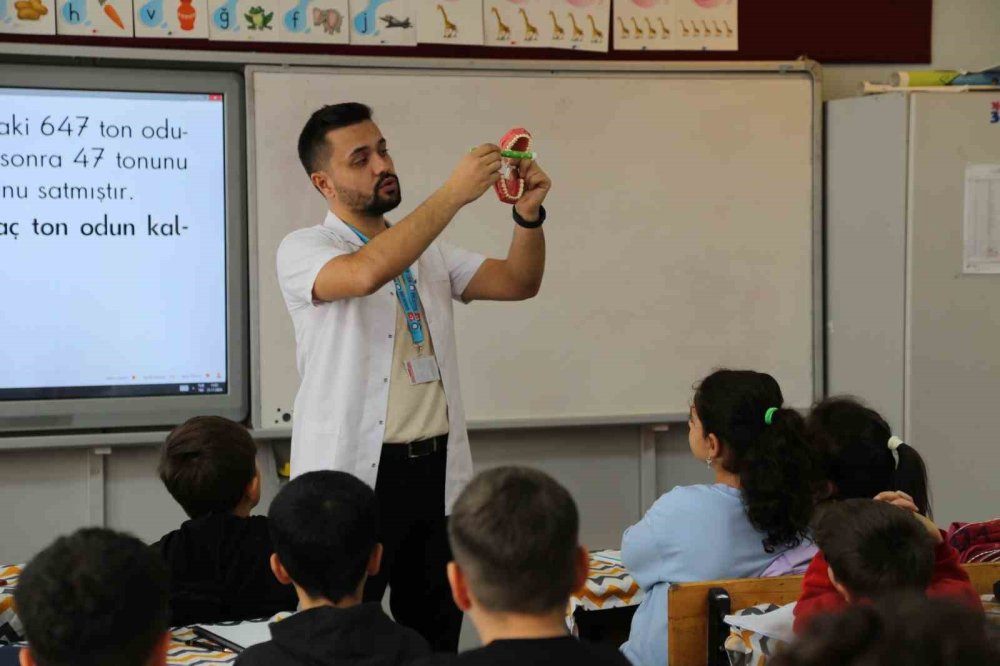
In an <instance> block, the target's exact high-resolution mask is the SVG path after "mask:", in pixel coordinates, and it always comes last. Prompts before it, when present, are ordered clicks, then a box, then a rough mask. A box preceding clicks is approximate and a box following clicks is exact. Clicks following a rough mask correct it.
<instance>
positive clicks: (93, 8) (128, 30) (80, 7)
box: [56, 0, 134, 37]
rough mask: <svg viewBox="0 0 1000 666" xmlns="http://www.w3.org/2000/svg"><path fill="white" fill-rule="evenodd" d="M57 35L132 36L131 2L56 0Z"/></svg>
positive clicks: (126, 0)
mask: <svg viewBox="0 0 1000 666" xmlns="http://www.w3.org/2000/svg"><path fill="white" fill-rule="evenodd" d="M56 34H59V35H77V36H86V37H98V36H99V37H132V36H133V34H134V30H133V23H132V0H56Z"/></svg>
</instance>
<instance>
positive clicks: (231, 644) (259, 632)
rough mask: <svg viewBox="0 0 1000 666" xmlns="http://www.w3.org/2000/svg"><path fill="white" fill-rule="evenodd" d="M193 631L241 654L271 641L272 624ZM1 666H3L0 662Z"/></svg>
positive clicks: (197, 627)
mask: <svg viewBox="0 0 1000 666" xmlns="http://www.w3.org/2000/svg"><path fill="white" fill-rule="evenodd" d="M191 631H193V632H194V633H195V635H197V636H198V637H200V638H203V639H205V640H207V641H211V642H212V643H215V644H216V645H219V646H221V647H224V648H226V649H227V650H232V651H233V652H236V653H239V652H243V650H245V649H247V648H248V647H251V646H253V645H257V644H258V643H264V642H265V641H269V640H271V629H270V623H269V622H267V621H263V622H240V623H238V624H199V625H195V626H193V627H191ZM0 666H3V664H2V662H0Z"/></svg>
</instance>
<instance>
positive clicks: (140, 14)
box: [135, 0, 208, 39]
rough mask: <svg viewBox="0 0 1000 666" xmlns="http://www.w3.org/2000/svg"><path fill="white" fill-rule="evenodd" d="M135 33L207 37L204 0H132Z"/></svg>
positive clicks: (205, 2)
mask: <svg viewBox="0 0 1000 666" xmlns="http://www.w3.org/2000/svg"><path fill="white" fill-rule="evenodd" d="M135 36H136V37H160V38H170V39H208V0H135Z"/></svg>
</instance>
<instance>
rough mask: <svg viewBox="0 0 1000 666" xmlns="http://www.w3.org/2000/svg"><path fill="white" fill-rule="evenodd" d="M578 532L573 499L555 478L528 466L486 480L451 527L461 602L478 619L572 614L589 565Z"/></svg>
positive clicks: (462, 504)
mask: <svg viewBox="0 0 1000 666" xmlns="http://www.w3.org/2000/svg"><path fill="white" fill-rule="evenodd" d="M578 532H579V516H578V514H577V510H576V504H575V502H574V501H573V498H572V497H571V496H570V494H569V492H568V491H567V490H566V489H565V488H563V487H562V486H561V485H559V483H557V482H556V481H555V480H554V479H552V478H551V477H549V476H548V475H546V474H544V473H542V472H539V471H537V470H533V469H528V468H524V467H500V468H496V469H491V470H488V471H486V472H482V473H481V474H478V475H477V476H476V477H475V478H474V479H473V480H472V482H471V483H469V485H468V486H467V487H466V488H465V490H464V491H463V492H462V494H461V495H460V496H459V498H458V500H457V501H456V503H455V507H454V509H453V511H452V514H451V518H450V520H449V523H448V533H449V534H448V536H449V540H450V542H451V549H452V554H453V556H454V562H451V563H449V565H448V580H449V582H450V583H451V587H452V596H453V597H454V599H455V603H456V604H457V605H458V607H459V608H460V609H461V610H463V611H469V612H470V613H471V615H472V618H473V619H474V620H475V619H476V618H477V616H479V615H480V614H483V613H485V614H520V615H546V616H547V615H550V614H559V613H564V612H565V609H566V603H567V601H568V599H569V596H570V595H571V594H572V593H573V592H575V591H576V590H578V589H579V588H580V587H581V586H582V585H583V583H584V581H585V580H586V576H587V568H588V565H589V561H588V555H587V551H586V550H585V549H583V548H582V547H581V546H580V545H579V542H578Z"/></svg>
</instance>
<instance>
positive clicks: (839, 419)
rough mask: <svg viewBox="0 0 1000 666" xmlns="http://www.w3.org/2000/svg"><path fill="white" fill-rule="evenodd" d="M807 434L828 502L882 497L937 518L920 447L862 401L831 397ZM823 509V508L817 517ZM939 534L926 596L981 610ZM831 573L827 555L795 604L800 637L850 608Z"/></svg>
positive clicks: (814, 566)
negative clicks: (823, 618) (815, 622)
mask: <svg viewBox="0 0 1000 666" xmlns="http://www.w3.org/2000/svg"><path fill="white" fill-rule="evenodd" d="M806 436H807V437H808V439H809V441H810V444H811V445H812V446H813V448H814V449H815V450H816V451H817V455H818V457H819V459H820V462H821V464H822V467H823V472H824V476H825V477H826V482H825V485H826V492H825V493H824V494H825V495H826V496H827V498H826V499H827V500H828V501H838V500H847V499H857V498H862V499H877V500H881V501H884V502H889V503H891V504H895V505H897V506H899V507H902V508H904V509H908V510H910V511H913V512H917V513H920V514H922V515H924V516H927V517H930V515H931V503H930V493H929V492H928V489H927V470H926V468H925V467H924V461H923V459H922V458H921V457H920V454H919V453H917V451H916V449H914V448H913V447H911V446H909V445H908V444H905V443H903V440H901V439H900V438H899V437H894V436H893V435H892V430H891V429H890V428H889V424H888V423H886V421H885V419H884V418H882V416H881V415H880V414H879V413H878V412H876V411H875V410H873V409H870V408H869V407H867V406H865V405H864V404H862V403H861V402H860V401H859V400H857V399H855V398H850V397H843V396H841V397H832V398H827V399H825V400H823V401H821V402H819V403H818V404H816V405H815V406H814V407H813V409H812V411H811V412H810V414H809V417H808V418H807V419H806ZM821 512H822V506H821V507H820V508H819V510H818V511H817V514H819V513H821ZM928 524H931V523H929V521H928ZM931 525H932V524H931ZM933 536H934V542H935V545H934V576H933V578H932V579H931V583H930V585H929V586H928V587H927V590H926V591H927V594H928V595H930V596H940V597H948V598H951V599H955V600H958V601H962V602H964V603H966V604H968V605H969V606H970V607H971V608H976V609H981V608H982V604H981V603H980V601H979V596H978V595H977V594H976V590H975V588H973V587H972V584H971V583H970V582H969V575H968V574H967V573H966V572H965V570H964V569H963V568H962V566H961V565H960V564H959V559H958V552H957V551H956V550H955V549H954V548H953V547H952V546H951V545H949V544H948V542H947V541H945V540H944V538H943V535H942V534H941V532H940V530H937V533H936V534H934V535H933ZM868 555H869V556H871V554H868ZM828 568H829V566H828V563H827V561H826V557H825V556H824V555H823V553H822V552H820V553H818V554H817V555H816V557H814V558H813V560H812V562H811V563H810V564H809V568H808V569H807V570H806V573H805V578H804V580H803V581H802V592H801V593H800V594H799V600H798V602H797V603H796V604H795V610H794V614H795V631H796V632H801V631H803V630H804V629H805V628H806V627H808V625H809V623H810V622H811V621H812V619H813V618H814V617H816V616H817V615H821V614H823V613H829V612H833V611H837V610H840V609H842V608H843V607H845V606H846V605H847V601H846V600H845V599H844V597H843V596H841V594H840V592H838V591H837V589H836V588H835V587H834V585H833V583H832V582H831V580H830V575H829V573H828V571H827V570H828Z"/></svg>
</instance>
